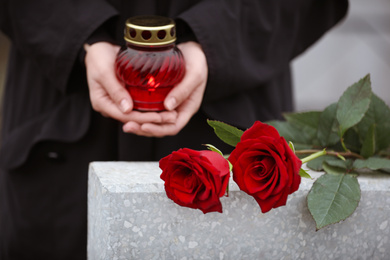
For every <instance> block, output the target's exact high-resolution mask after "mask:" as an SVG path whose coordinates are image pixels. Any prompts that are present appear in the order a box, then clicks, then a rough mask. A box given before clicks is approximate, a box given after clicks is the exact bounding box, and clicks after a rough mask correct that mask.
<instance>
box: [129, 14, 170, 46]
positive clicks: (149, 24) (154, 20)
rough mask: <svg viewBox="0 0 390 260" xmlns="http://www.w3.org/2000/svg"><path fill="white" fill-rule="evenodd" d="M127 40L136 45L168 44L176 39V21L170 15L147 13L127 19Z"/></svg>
mask: <svg viewBox="0 0 390 260" xmlns="http://www.w3.org/2000/svg"><path fill="white" fill-rule="evenodd" d="M124 38H125V40H126V41H127V42H129V43H132V44H135V45H141V46H145V45H149V46H150V45H153V46H160V45H167V44H171V43H174V42H175V41H176V27H175V22H174V21H173V20H172V19H171V18H168V17H163V16H155V15H147V16H135V17H131V18H129V19H127V21H126V28H125V37H124Z"/></svg>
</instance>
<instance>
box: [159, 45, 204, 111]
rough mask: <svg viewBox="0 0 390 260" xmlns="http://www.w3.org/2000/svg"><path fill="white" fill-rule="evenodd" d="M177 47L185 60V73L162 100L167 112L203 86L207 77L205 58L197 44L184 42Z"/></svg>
mask: <svg viewBox="0 0 390 260" xmlns="http://www.w3.org/2000/svg"><path fill="white" fill-rule="evenodd" d="M178 47H179V48H180V50H181V51H182V53H183V56H184V59H185V66H186V73H185V75H184V78H183V80H182V81H181V82H180V83H179V84H177V85H176V86H175V87H174V88H173V89H172V90H171V91H170V92H169V93H168V95H167V97H166V99H165V100H164V106H165V108H166V109H167V110H173V109H175V108H176V107H178V106H180V105H181V104H182V102H184V101H185V100H186V99H187V98H188V97H189V96H190V95H191V94H192V92H193V91H194V89H196V88H197V87H199V86H200V85H202V84H205V83H206V81H207V76H208V67H207V61H206V56H205V54H204V52H203V50H202V48H201V46H200V45H199V44H198V43H195V42H186V43H182V44H179V45H178Z"/></svg>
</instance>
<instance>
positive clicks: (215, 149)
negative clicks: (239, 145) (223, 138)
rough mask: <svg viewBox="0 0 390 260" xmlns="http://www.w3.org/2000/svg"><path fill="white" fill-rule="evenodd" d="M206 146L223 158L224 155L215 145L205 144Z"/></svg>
mask: <svg viewBox="0 0 390 260" xmlns="http://www.w3.org/2000/svg"><path fill="white" fill-rule="evenodd" d="M205 146H207V148H208V149H209V150H210V151H213V152H217V153H219V154H220V155H222V156H223V153H222V152H221V150H219V149H218V148H217V147H215V146H214V145H212V144H205Z"/></svg>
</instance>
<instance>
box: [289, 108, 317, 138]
mask: <svg viewBox="0 0 390 260" xmlns="http://www.w3.org/2000/svg"><path fill="white" fill-rule="evenodd" d="M320 115H321V112H319V111H309V112H302V113H286V114H284V115H283V116H284V118H286V120H287V122H289V123H290V124H291V125H292V126H294V127H295V128H297V129H299V130H300V133H299V135H300V136H302V135H304V137H305V143H308V144H316V142H317V129H318V123H319V120H320Z"/></svg>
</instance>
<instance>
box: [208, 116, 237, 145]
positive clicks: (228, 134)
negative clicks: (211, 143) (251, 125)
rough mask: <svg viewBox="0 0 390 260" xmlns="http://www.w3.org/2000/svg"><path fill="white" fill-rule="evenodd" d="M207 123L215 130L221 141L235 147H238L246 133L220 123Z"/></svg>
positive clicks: (209, 121) (210, 121) (211, 121)
mask: <svg viewBox="0 0 390 260" xmlns="http://www.w3.org/2000/svg"><path fill="white" fill-rule="evenodd" d="M207 123H208V124H209V125H210V126H211V127H212V128H214V132H215V134H216V135H217V136H218V137H219V139H221V140H222V141H224V142H225V143H227V144H228V145H231V146H233V147H235V146H236V145H237V143H238V142H239V141H240V139H241V136H242V134H243V133H244V131H242V130H240V129H238V128H236V127H234V126H231V125H228V124H226V123H223V122H220V121H215V120H207Z"/></svg>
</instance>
